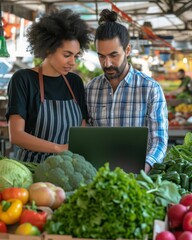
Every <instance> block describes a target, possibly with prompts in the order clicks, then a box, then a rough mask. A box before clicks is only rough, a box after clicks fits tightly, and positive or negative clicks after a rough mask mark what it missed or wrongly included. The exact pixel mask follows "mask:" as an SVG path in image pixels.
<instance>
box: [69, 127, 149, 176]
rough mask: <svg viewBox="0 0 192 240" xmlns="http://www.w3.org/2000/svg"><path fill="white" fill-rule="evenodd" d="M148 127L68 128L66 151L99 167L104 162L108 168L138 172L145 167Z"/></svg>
mask: <svg viewBox="0 0 192 240" xmlns="http://www.w3.org/2000/svg"><path fill="white" fill-rule="evenodd" d="M147 142H148V128H147V127H71V128H70V131H69V150H70V151H72V152H73V153H78V154H80V155H82V156H83V157H84V158H85V159H86V160H87V161H89V162H90V163H92V165H93V166H94V167H95V168H96V169H99V168H100V167H102V166H103V165H104V164H105V163H106V162H108V163H109V167H110V169H111V170H114V169H115V168H116V167H120V168H122V169H123V170H124V171H125V172H128V173H130V172H132V173H140V170H141V169H144V166H145V159H146V151H147Z"/></svg>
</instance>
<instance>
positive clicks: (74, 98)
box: [62, 75, 77, 103]
mask: <svg viewBox="0 0 192 240" xmlns="http://www.w3.org/2000/svg"><path fill="white" fill-rule="evenodd" d="M62 76H63V78H64V80H65V83H66V84H67V87H68V89H69V91H70V93H71V95H72V97H73V100H74V101H75V103H77V100H76V97H75V95H74V93H73V90H72V89H71V86H70V84H69V82H68V80H67V78H66V77H65V76H64V75H62Z"/></svg>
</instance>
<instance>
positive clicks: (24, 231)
mask: <svg viewBox="0 0 192 240" xmlns="http://www.w3.org/2000/svg"><path fill="white" fill-rule="evenodd" d="M15 234H19V235H30V236H38V235H40V234H41V233H40V231H39V229H38V228H37V227H36V226H33V225H32V224H31V223H28V222H27V223H23V224H21V225H19V226H18V227H17V229H16V231H15Z"/></svg>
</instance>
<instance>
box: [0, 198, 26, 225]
mask: <svg viewBox="0 0 192 240" xmlns="http://www.w3.org/2000/svg"><path fill="white" fill-rule="evenodd" d="M22 210H23V203H22V202H21V200H19V199H9V200H7V201H4V200H3V201H2V202H1V204H0V220H1V221H2V222H4V223H5V224H8V225H9V224H14V223H16V222H18V221H19V218H20V216H21V213H22Z"/></svg>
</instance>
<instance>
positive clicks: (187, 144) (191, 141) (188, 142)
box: [164, 132, 192, 162]
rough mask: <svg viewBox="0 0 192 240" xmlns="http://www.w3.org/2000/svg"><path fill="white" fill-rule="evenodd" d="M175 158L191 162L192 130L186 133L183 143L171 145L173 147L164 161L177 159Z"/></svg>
mask: <svg viewBox="0 0 192 240" xmlns="http://www.w3.org/2000/svg"><path fill="white" fill-rule="evenodd" d="M175 159H180V160H187V161H189V162H192V133H191V132H188V133H186V135H185V137H184V141H183V144H182V145H173V146H171V148H170V149H169V151H168V152H167V154H166V157H165V158H164V161H169V160H175Z"/></svg>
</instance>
